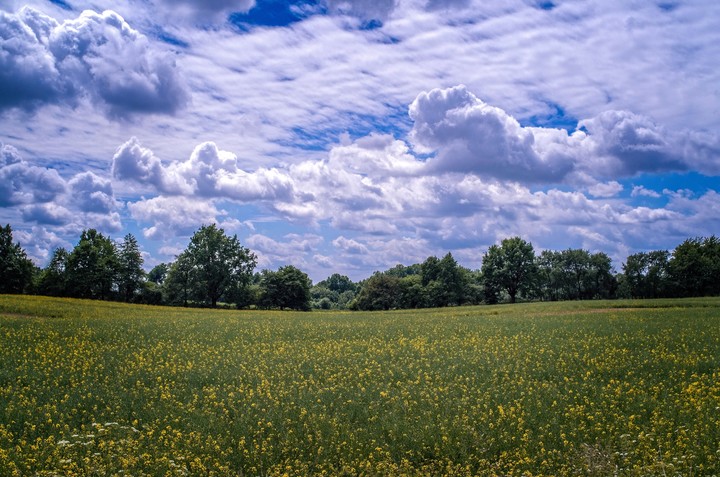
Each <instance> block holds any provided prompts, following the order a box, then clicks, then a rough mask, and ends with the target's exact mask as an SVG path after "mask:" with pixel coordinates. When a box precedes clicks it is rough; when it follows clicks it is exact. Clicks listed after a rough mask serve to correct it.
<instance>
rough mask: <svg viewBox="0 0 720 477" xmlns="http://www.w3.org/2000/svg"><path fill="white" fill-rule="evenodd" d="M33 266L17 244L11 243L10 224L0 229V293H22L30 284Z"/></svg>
mask: <svg viewBox="0 0 720 477" xmlns="http://www.w3.org/2000/svg"><path fill="white" fill-rule="evenodd" d="M34 270H35V265H33V263H32V261H31V260H30V259H29V258H28V257H27V254H26V253H25V250H23V248H22V247H21V246H20V244H19V243H13V241H12V228H11V227H10V224H7V225H6V226H5V227H0V277H2V279H0V293H23V292H24V291H26V289H27V288H28V287H29V286H30V285H31V284H32V279H33V272H34Z"/></svg>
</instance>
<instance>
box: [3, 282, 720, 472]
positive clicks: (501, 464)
mask: <svg viewBox="0 0 720 477" xmlns="http://www.w3.org/2000/svg"><path fill="white" fill-rule="evenodd" d="M614 474H615V475H637V476H640V475H658V476H672V475H712V474H720V300H719V299H700V300H681V301H642V302H637V301H635V302H630V301H617V302H574V303H560V304H555V303H541V304H528V305H525V304H523V305H514V306H496V307H489V306H486V307H474V308H447V309H438V310H420V311H398V312H385V313H304V314H303V313H290V312H284V313H280V312H234V311H209V310H192V309H191V310H186V309H178V308H156V307H143V306H128V305H122V304H115V303H105V302H89V301H78V300H63V299H51V298H37V297H27V296H1V297H0V475H2V476H12V475H19V476H34V475H41V476H50V475H62V476H73V475H82V476H90V475H98V476H105V475H107V476H120V475H134V476H141V475H152V476H161V475H218V476H225V475H233V476H250V475H252V476H254V475H263V476H264V475H297V476H300V475H303V476H304V475H393V476H396V475H418V476H419V475H468V476H469V475H603V476H604V475H614Z"/></svg>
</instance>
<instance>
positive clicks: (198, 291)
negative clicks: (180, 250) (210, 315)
mask: <svg viewBox="0 0 720 477" xmlns="http://www.w3.org/2000/svg"><path fill="white" fill-rule="evenodd" d="M185 253H187V259H188V260H189V261H190V268H191V283H192V284H193V296H194V297H195V298H196V299H197V300H199V301H202V302H205V303H208V304H209V305H210V306H212V307H213V308H214V307H216V306H217V302H218V300H219V299H220V297H222V296H223V294H225V293H228V294H234V293H236V291H237V288H238V287H240V286H243V285H247V284H248V283H249V281H250V277H251V274H252V271H253V269H254V268H255V265H256V263H257V261H256V257H255V254H253V253H252V252H251V251H250V250H248V249H247V248H245V247H243V246H242V245H240V241H239V240H238V238H237V235H233V236H232V237H228V236H227V235H226V234H225V231H224V230H223V229H220V228H218V227H217V226H216V225H215V224H212V225H209V226H203V227H201V228H200V229H199V230H198V231H197V232H195V234H194V235H193V236H192V238H191V239H190V244H189V245H188V247H187V249H186V250H185Z"/></svg>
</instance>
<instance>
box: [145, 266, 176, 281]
mask: <svg viewBox="0 0 720 477" xmlns="http://www.w3.org/2000/svg"><path fill="white" fill-rule="evenodd" d="M169 269H170V265H169V264H167V263H159V264H157V265H155V266H154V267H153V268H152V270H150V271H149V272H148V274H147V280H148V281H149V282H153V283H155V284H156V285H162V284H163V282H164V281H165V278H166V277H167V274H168V270H169Z"/></svg>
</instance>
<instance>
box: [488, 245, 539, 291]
mask: <svg viewBox="0 0 720 477" xmlns="http://www.w3.org/2000/svg"><path fill="white" fill-rule="evenodd" d="M536 275H537V266H536V264H535V252H534V250H533V246H532V244H531V243H529V242H526V241H525V240H523V239H521V238H520V237H512V238H508V239H504V240H503V241H502V242H501V243H500V245H499V246H498V245H492V246H491V247H490V248H489V249H488V251H487V253H486V254H485V256H484V257H483V263H482V276H483V282H484V287H485V300H486V301H487V302H488V303H497V302H498V300H499V296H500V293H501V292H503V291H505V292H507V294H508V296H509V297H510V302H511V303H515V301H516V300H517V296H518V295H522V294H524V293H526V292H527V291H529V290H531V288H532V286H533V284H534V282H535V279H536Z"/></svg>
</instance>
